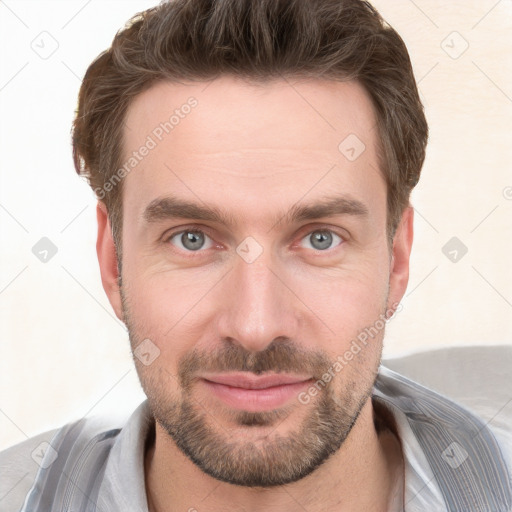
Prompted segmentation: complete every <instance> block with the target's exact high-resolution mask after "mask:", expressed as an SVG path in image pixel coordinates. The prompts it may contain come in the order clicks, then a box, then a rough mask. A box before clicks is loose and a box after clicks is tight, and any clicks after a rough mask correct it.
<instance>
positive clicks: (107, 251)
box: [96, 201, 124, 321]
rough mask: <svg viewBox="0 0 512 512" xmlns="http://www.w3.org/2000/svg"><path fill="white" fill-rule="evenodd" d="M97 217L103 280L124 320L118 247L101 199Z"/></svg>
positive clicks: (97, 251) (104, 287) (110, 299)
mask: <svg viewBox="0 0 512 512" xmlns="http://www.w3.org/2000/svg"><path fill="white" fill-rule="evenodd" d="M96 218H97V221H98V238H97V240H96V253H97V255H98V262H99V265H100V273H101V282H102V284H103V289H104V290H105V293H106V294H107V297H108V300H109V302H110V304H111V305H112V308H113V309H114V312H115V314H116V316H117V318H119V320H121V321H124V320H123V312H122V307H121V293H120V290H119V284H118V278H119V274H118V269H117V257H116V248H115V244H114V240H113V238H112V228H111V225H110V220H109V218H108V213H107V207H106V206H105V204H104V203H102V202H101V201H98V204H97V206H96Z"/></svg>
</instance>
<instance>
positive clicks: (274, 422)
mask: <svg viewBox="0 0 512 512" xmlns="http://www.w3.org/2000/svg"><path fill="white" fill-rule="evenodd" d="M191 98H192V99H191ZM186 105H188V106H186ZM173 115H174V118H171V116H173ZM169 120H170V121H169ZM166 122H167V123H168V124H167V125H166V124H165V123H166ZM375 123H376V118H375V114H374V111H373V109H372V104H371V101H370V99H369V97H368V96H367V94H366V93H365V91H364V89H363V88H362V87H361V86H360V85H359V84H357V83H355V82H345V83H340V82H337V83H335V82H328V81H319V80H317V81H302V82H296V83H293V82H287V81H275V82H273V83H267V84H265V85H249V84H247V83H245V82H241V81H237V80H235V79H233V78H230V77H223V78H220V79H217V80H214V81H212V82H211V83H209V84H206V83H199V84H198V83H196V84H174V83H172V84H171V83H168V82H167V83H159V84H157V85H155V86H153V87H152V88H150V89H149V90H147V91H146V92H144V93H143V94H141V95H140V96H138V97H137V98H136V99H135V100H134V101H133V103H132V104H131V106H130V108H129V110H128V113H127V118H126V131H125V139H124V153H125V156H126V162H128V159H129V158H130V157H133V155H134V152H136V153H137V155H138V156H135V158H136V159H137V162H136V163H135V161H132V164H134V165H133V168H132V169H131V170H130V171H129V172H128V173H127V174H126V176H125V177H124V185H123V186H124V189H123V218H124V222H123V234H122V236H123V261H122V286H121V288H120V289H119V288H118V287H117V286H116V278H117V276H116V271H115V268H116V265H115V261H114V260H115V251H114V247H113V243H112V239H111V236H110V226H109V224H108V219H107V217H106V215H105V212H104V208H101V207H100V208H99V209H98V220H99V225H100V228H99V236H98V246H97V247H98V255H99V259H100V267H101V272H102V280H103V284H104V287H105V289H106V291H107V294H108V296H109V299H110V301H111V303H112V305H113V307H114V309H115V311H116V313H117V315H118V316H119V318H121V319H123V320H124V321H125V323H126V325H127V327H128V330H129V335H130V342H131V346H132V349H133V350H134V352H135V354H138V356H135V357H134V361H135V364H136V368H137V372H138V375H139V378H140V381H141V384H142V387H143V389H144V391H145V393H146V395H147V397H148V401H149V404H150V407H151V410H152V412H153V414H154V416H155V419H156V421H157V423H158V426H159V428H160V429H161V430H162V432H164V433H165V435H166V436H169V437H170V438H172V440H173V441H174V442H175V444H176V445H177V446H178V447H179V448H180V449H181V450H182V451H183V453H184V454H185V455H186V456H187V457H188V458H189V459H190V460H191V461H193V462H194V463H195V464H196V465H197V466H198V467H199V468H201V470H202V471H204V472H205V473H207V474H208V475H210V476H213V477H214V478H216V479H219V480H223V481H226V482H231V483H234V484H238V485H245V486H272V485H282V484H284V483H289V482H293V481H296V480H298V479H300V478H302V477H304V476H306V475H308V474H310V473H311V472H312V471H313V470H314V469H315V468H317V467H318V466H319V465H320V464H321V463H322V462H324V461H325V460H326V459H327V458H328V457H329V456H330V455H331V454H333V453H335V452H336V451H337V450H338V449H339V448H340V446H341V445H342V444H343V442H344V441H345V439H346V438H347V436H348V434H349V433H350V431H351V429H352V427H353V425H354V423H355V421H356V420H357V418H358V415H359V413H360V411H361V409H362V408H363V406H364V405H365V404H366V403H367V402H368V398H369V396H370V394H371V390H372V387H373V384H374V381H375V377H376V373H377V369H378V365H379V363H380V355H381V349H382V339H383V335H384V328H383V324H384V322H383V321H382V319H383V318H384V317H387V316H389V314H390V312H391V310H392V309H393V305H395V306H396V304H397V303H398V302H399V300H400V298H401V296H402V295H403V293H404V291H405V287H406V285H407V279H408V258H409V253H410V245H411V242H412V212H411V211H410V209H408V210H407V211H406V214H405V215H404V217H403V219H402V223H401V224H400V226H399V230H398V232H397V235H396V237H395V245H394V246H393V248H391V252H390V248H389V247H388V244H387V239H386V192H387V191H386V184H385V181H384V179H383V177H382V176H381V174H380V172H379V164H378V159H377V148H376V144H377V136H378V134H377V131H376V126H375ZM347 137H348V138H347ZM340 143H341V144H340ZM144 146H145V147H146V148H148V149H147V150H143V149H141V148H142V147H144ZM139 157H140V158H139ZM127 168H129V167H127ZM369 332H371V333H372V334H371V335H368V333H369ZM364 333H366V338H365V335H364ZM350 354H351V355H350ZM255 387H256V388H259V389H250V388H255Z"/></svg>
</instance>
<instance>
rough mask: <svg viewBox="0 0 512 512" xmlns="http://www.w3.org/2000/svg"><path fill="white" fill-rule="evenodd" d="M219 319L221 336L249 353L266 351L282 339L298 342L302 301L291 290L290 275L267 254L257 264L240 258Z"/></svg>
mask: <svg viewBox="0 0 512 512" xmlns="http://www.w3.org/2000/svg"><path fill="white" fill-rule="evenodd" d="M226 277H227V282H226V283H225V288H224V289H223V295H224V293H225V294H226V295H224V297H225V298H226V299H227V300H225V301H223V302H224V306H223V307H222V309H221V311H220V313H219V315H220V316H219V318H218V322H219V323H218V327H219V333H218V334H219V335H220V336H221V337H222V338H224V339H225V338H230V339H231V340H234V341H235V342H237V343H239V344H240V345H241V346H243V347H244V348H245V349H246V350H249V351H253V352H258V351H260V350H264V349H265V348H266V347H267V346H268V345H270V343H272V341H273V340H274V339H276V338H278V337H282V336H284V337H286V338H290V339H291V340H294V339H297V335H298V328H299V323H300V304H301V303H300V301H298V300H297V298H296V297H295V296H294V294H293V293H292V291H291V290H290V289H289V288H288V286H289V285H287V281H289V280H290V279H289V274H288V273H287V272H285V271H284V270H283V267H277V266H276V265H275V264H274V265H273V264H272V262H271V261H270V258H269V257H267V255H266V254H265V252H264V253H263V254H261V255H260V256H259V257H258V259H257V260H256V261H253V262H252V263H248V262H246V261H245V260H244V259H243V258H241V257H240V258H239V257H237V258H236V260H235V263H234V268H233V269H232V271H231V272H230V273H229V274H228V276H226Z"/></svg>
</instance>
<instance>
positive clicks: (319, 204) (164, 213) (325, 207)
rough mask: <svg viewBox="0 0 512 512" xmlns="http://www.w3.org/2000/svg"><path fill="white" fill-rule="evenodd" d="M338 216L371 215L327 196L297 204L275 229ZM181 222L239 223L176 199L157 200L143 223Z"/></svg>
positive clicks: (206, 207)
mask: <svg viewBox="0 0 512 512" xmlns="http://www.w3.org/2000/svg"><path fill="white" fill-rule="evenodd" d="M336 215H350V216H354V217H361V218H365V217H368V215H369V209H368V207H367V206H366V205H365V204H364V203H362V202H361V201H359V200H357V199H355V198H352V197H350V196H347V195H340V196H328V197H323V198H321V199H319V200H317V201H316V202H314V203H311V204H294V205H293V206H292V207H291V208H290V209H289V210H288V211H287V212H285V213H282V214H281V215H277V216H276V217H275V219H274V220H275V222H274V224H273V226H275V225H276V224H281V223H283V222H288V223H293V222H301V221H305V220H315V219H320V218H322V217H333V216H336ZM178 218H180V219H181V218H182V219H194V220H201V221H211V222H217V223H220V224H224V225H227V226H233V225H235V224H236V222H237V217H236V216H235V215H232V214H229V213H227V212H224V211H222V210H220V209H219V208H217V207H215V206H211V205H201V204H197V203H194V202H190V201H187V200H184V199H179V198H177V197H174V196H166V197H160V198H157V199H154V200H153V201H151V203H149V204H148V206H147V207H146V208H145V210H144V213H143V219H144V221H145V222H146V223H148V224H154V223H157V222H161V221H164V220H172V219H178Z"/></svg>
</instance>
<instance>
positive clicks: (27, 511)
mask: <svg viewBox="0 0 512 512" xmlns="http://www.w3.org/2000/svg"><path fill="white" fill-rule="evenodd" d="M372 400H373V401H377V402H379V404H380V405H383V406H384V407H385V408H386V409H387V410H388V411H389V412H390V413H391V414H392V415H393V417H394V420H395V423H396V427H397V434H398V437H399V439H400V441H401V445H402V451H403V454H404V464H405V466H404V487H403V494H401V498H400V502H402V501H403V510H405V511H406V512H420V511H421V512H427V511H428V512H443V511H449V512H491V511H493V512H511V511H512V484H511V473H510V468H511V466H512V463H511V462H512V439H511V438H510V437H508V436H507V435H506V434H505V431H501V430H499V431H496V430H495V429H493V430H491V428H490V426H489V425H486V424H485V423H484V422H483V421H482V420H481V419H479V418H478V417H477V416H475V415H474V414H473V413H471V412H469V411H468V410H467V409H465V408H463V407H461V406H460V405H458V404H456V403H455V402H453V401H451V400H449V399H448V398H446V397H444V396H442V395H440V394H437V393H435V392H434V391H432V390H430V389H428V388H426V387H423V386H421V385H420V384H418V383H416V382H414V381H412V380H410V379H408V378H406V377H404V376H402V375H400V374H398V373H396V372H394V371H392V370H390V369H388V368H386V367H384V366H381V367H380V370H379V375H378V377H377V380H376V383H375V387H374V390H373V396H372ZM153 424H154V420H153V418H152V416H151V413H150V410H149V406H148V401H147V400H146V401H144V402H142V403H141V404H140V405H139V407H138V408H137V409H136V410H135V411H134V412H133V414H132V415H131V416H130V417H129V418H128V420H127V422H126V423H125V424H124V425H122V426H119V427H116V428H111V427H107V426H106V423H105V421H104V420H102V419H101V418H98V417H92V418H82V419H81V420H78V421H75V422H72V423H69V424H67V425H65V426H64V427H62V428H60V429H58V430H57V431H56V432H55V434H54V436H53V438H52V440H51V442H50V443H49V446H47V448H46V450H45V452H44V456H43V457H42V462H41V464H40V469H39V470H38V472H37V475H36V477H35V480H34V482H33V485H32V488H31V489H30V491H29V492H28V494H27V495H26V498H25V501H24V505H23V507H22V510H21V512H53V511H55V512H57V511H58V512H86V511H87V512H89V511H101V512H118V511H119V512H126V511H133V512H147V511H148V507H147V498H146V490H145V485H144V448H145V440H146V436H147V434H148V432H149V430H150V428H151V427H152V425H153ZM22 444H23V443H21V444H20V446H21V445H22ZM1 455H2V454H1V453H0V459H1ZM401 490H402V489H401ZM402 496H403V499H402ZM192 505H193V504H191V506H192ZM1 507H2V502H1V501H0V508H1ZM2 510H4V509H3V508H2ZM5 510H6V512H11V511H10V510H9V511H8V510H7V509H5ZM13 512H14V511H13Z"/></svg>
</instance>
